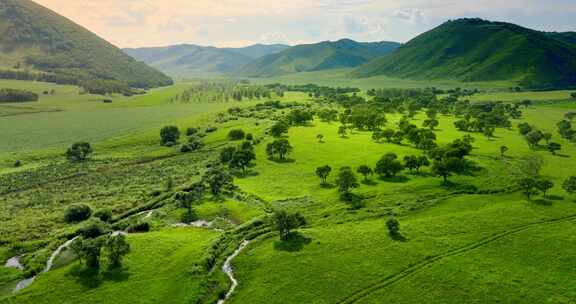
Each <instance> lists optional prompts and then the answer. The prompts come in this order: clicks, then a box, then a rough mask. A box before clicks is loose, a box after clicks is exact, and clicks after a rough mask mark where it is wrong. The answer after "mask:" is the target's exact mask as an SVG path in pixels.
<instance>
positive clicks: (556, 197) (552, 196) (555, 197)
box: [546, 195, 564, 201]
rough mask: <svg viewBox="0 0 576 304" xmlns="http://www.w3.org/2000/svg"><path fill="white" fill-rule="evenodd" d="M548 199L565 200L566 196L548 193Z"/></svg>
mask: <svg viewBox="0 0 576 304" xmlns="http://www.w3.org/2000/svg"><path fill="white" fill-rule="evenodd" d="M546 199H548V200H551V201H563V200H564V197H563V196H560V195H546Z"/></svg>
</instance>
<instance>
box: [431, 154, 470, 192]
mask: <svg viewBox="0 0 576 304" xmlns="http://www.w3.org/2000/svg"><path fill="white" fill-rule="evenodd" d="M463 167H464V161H463V160H462V159H460V158H457V157H448V158H442V159H437V160H434V163H432V174H434V175H436V176H439V177H442V179H443V180H444V184H445V185H446V184H448V177H449V176H451V175H452V174H454V173H459V172H461V171H462V169H463Z"/></svg>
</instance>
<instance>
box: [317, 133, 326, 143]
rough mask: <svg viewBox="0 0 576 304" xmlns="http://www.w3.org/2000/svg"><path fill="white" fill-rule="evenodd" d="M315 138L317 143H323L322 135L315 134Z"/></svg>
mask: <svg viewBox="0 0 576 304" xmlns="http://www.w3.org/2000/svg"><path fill="white" fill-rule="evenodd" d="M316 139H317V140H318V142H319V143H323V142H324V135H322V134H318V135H316Z"/></svg>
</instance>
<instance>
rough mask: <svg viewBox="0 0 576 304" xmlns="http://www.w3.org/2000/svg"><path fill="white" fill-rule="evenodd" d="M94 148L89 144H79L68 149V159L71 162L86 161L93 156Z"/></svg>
mask: <svg viewBox="0 0 576 304" xmlns="http://www.w3.org/2000/svg"><path fill="white" fill-rule="evenodd" d="M92 152H93V150H92V146H90V144H89V143H87V142H77V143H75V144H73V145H72V147H70V148H68V150H67V151H66V158H68V160H69V161H71V162H81V161H85V160H87V159H88V157H90V154H92Z"/></svg>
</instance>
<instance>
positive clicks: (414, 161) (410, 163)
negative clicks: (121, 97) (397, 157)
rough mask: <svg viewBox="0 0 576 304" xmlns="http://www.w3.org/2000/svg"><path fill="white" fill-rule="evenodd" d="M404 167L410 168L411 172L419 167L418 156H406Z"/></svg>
mask: <svg viewBox="0 0 576 304" xmlns="http://www.w3.org/2000/svg"><path fill="white" fill-rule="evenodd" d="M404 167H405V168H407V169H408V170H410V172H412V171H414V170H416V168H418V156H415V155H407V156H404Z"/></svg>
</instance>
